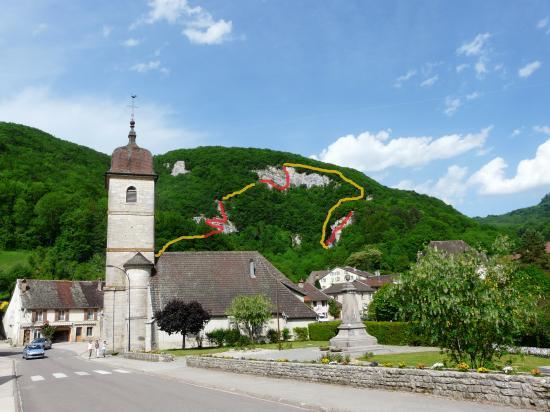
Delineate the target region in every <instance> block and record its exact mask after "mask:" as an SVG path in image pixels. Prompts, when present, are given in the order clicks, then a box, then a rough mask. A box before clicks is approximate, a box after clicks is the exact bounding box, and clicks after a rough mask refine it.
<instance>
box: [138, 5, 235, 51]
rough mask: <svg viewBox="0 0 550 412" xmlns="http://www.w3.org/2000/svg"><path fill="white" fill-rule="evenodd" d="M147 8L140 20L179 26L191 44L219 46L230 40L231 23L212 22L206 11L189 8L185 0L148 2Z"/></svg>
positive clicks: (197, 7) (212, 19)
mask: <svg viewBox="0 0 550 412" xmlns="http://www.w3.org/2000/svg"><path fill="white" fill-rule="evenodd" d="M149 7H150V10H149V14H148V16H147V18H145V19H142V20H144V21H145V22H146V23H149V24H153V23H157V22H159V21H166V22H168V23H170V24H179V25H181V26H182V34H183V35H185V36H186V37H187V38H188V39H189V41H190V42H191V43H195V44H221V43H223V42H225V41H228V40H230V39H231V32H232V29H233V23H232V22H231V21H226V20H223V19H220V20H214V18H213V17H212V15H211V14H210V13H209V12H208V11H206V10H204V9H203V8H202V7H200V6H196V7H191V6H190V5H189V4H188V2H187V0H150V1H149ZM134 26H135V24H134Z"/></svg>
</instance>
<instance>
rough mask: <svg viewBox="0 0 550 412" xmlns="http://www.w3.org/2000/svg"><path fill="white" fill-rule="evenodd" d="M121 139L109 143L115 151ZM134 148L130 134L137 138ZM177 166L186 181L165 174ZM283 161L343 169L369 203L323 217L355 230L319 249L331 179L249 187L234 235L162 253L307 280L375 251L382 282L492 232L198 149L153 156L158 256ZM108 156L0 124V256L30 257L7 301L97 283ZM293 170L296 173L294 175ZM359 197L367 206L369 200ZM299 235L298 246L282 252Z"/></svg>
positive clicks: (236, 209) (374, 189) (386, 196)
mask: <svg viewBox="0 0 550 412" xmlns="http://www.w3.org/2000/svg"><path fill="white" fill-rule="evenodd" d="M125 143H126V138H125V137H124V136H120V144H121V145H123V144H125ZM138 143H139V130H138ZM178 160H183V161H185V163H186V169H187V170H189V172H188V173H185V174H180V175H178V176H172V175H171V174H170V172H171V170H172V167H173V165H174V163H175V162H176V161H178ZM284 162H296V163H304V164H308V165H315V166H319V167H325V168H334V169H338V170H340V171H342V172H343V173H344V174H345V175H346V176H348V177H349V178H351V179H353V180H354V181H355V182H357V183H359V184H360V185H362V186H364V187H365V190H366V194H367V195H368V196H371V197H372V199H371V200H368V201H367V200H361V201H354V202H349V203H346V204H345V205H344V206H342V207H341V208H339V209H338V210H337V211H336V212H335V215H334V217H333V220H332V222H331V223H333V222H334V220H335V219H338V218H341V217H343V216H345V214H346V213H347V212H348V211H350V210H353V211H355V214H354V217H353V219H354V222H353V224H352V225H351V226H349V227H347V228H345V229H344V231H343V234H342V238H341V240H340V242H339V243H338V244H337V245H336V246H335V247H333V248H331V249H330V250H328V251H327V250H325V249H323V248H322V247H321V246H320V245H319V238H320V234H321V228H322V224H323V220H324V218H325V216H326V213H327V211H328V209H329V208H330V207H331V206H332V205H333V204H334V203H336V201H337V200H338V199H340V198H341V197H344V196H354V195H356V194H357V190H356V189H354V188H353V187H351V186H350V185H348V184H346V183H344V182H342V181H341V180H340V179H339V178H338V177H335V176H332V177H331V181H330V184H329V185H328V186H325V187H312V188H310V189H306V188H305V187H298V188H296V187H291V188H290V189H289V190H287V191H285V192H280V191H276V190H269V189H268V188H267V186H266V185H262V184H258V185H256V187H254V188H253V189H251V190H248V191H247V192H246V193H244V194H242V195H239V196H236V197H234V198H232V199H231V200H228V201H227V202H225V204H226V210H227V214H228V217H229V219H230V220H231V222H233V223H234V224H235V225H236V228H237V229H238V233H233V234H229V235H217V236H212V237H210V238H208V239H205V240H194V241H184V242H179V243H177V244H175V245H173V246H172V247H171V248H170V249H169V250H205V249H207V250H222V249H231V250H259V251H261V252H262V253H264V254H265V255H266V256H267V257H268V258H270V259H271V260H272V261H273V262H274V263H275V264H276V266H278V267H279V268H280V269H281V270H282V271H283V272H284V273H285V274H286V275H287V276H289V277H290V278H291V279H293V280H297V279H299V278H303V277H305V276H306V275H307V274H308V273H309V272H310V271H311V270H315V269H323V268H326V267H329V266H332V265H338V264H344V263H345V262H346V260H347V259H348V257H349V256H350V254H352V253H353V252H357V251H360V250H362V249H364V248H373V247H374V248H377V249H379V250H380V252H381V253H382V255H381V259H380V261H379V262H376V263H375V264H376V265H377V266H378V267H379V268H380V269H381V270H382V271H385V272H399V271H404V270H406V269H407V268H408V266H409V264H410V263H411V262H412V261H414V260H415V259H416V253H417V251H418V250H419V249H421V248H422V247H423V246H424V245H425V244H426V243H427V242H428V241H429V240H432V239H464V240H465V241H467V242H468V243H470V244H471V245H480V246H482V247H485V248H488V247H489V246H490V244H491V243H492V241H493V240H494V238H495V237H496V235H497V233H499V232H502V230H501V229H496V228H494V227H492V226H487V225H480V223H478V222H476V221H474V220H473V219H470V218H468V217H466V216H464V215H462V214H460V213H459V212H457V211H456V210H455V209H453V208H452V207H451V206H448V205H446V204H445V203H443V202H442V201H440V200H438V199H435V198H431V197H428V196H425V195H419V194H416V193H414V192H408V191H400V190H395V189H389V188H387V187H384V186H382V185H380V184H378V183H377V182H375V181H374V180H372V179H370V178H368V177H367V176H365V175H364V174H362V173H360V172H358V171H356V170H353V169H347V168H340V167H336V166H332V165H327V164H324V163H321V162H317V161H314V160H311V159H308V158H305V157H302V156H298V155H295V154H290V153H283V152H276V151H271V150H263V149H253V148H224V147H199V148H196V149H184V150H176V151H172V152H169V153H166V154H164V155H159V156H156V157H155V169H156V172H157V173H158V174H159V179H158V185H157V213H156V245H157V249H159V248H160V247H162V245H163V244H164V243H165V242H167V241H168V240H171V239H173V238H175V237H178V236H180V235H182V234H200V233H205V232H207V231H208V230H209V228H207V227H206V226H205V225H204V223H201V224H199V225H197V224H196V223H195V222H194V221H193V219H192V218H193V217H195V216H199V215H201V214H204V215H205V216H206V217H213V216H215V215H216V214H217V210H216V203H215V201H214V200H215V199H221V197H222V196H224V195H226V194H227V193H231V192H233V191H235V190H238V189H240V188H242V187H243V186H245V185H246V184H249V183H253V182H257V181H258V175H257V173H255V172H254V170H258V169H263V168H265V167H267V166H275V167H278V168H280V167H281V166H282V164H283V163H284ZM109 164H110V160H109V156H107V155H105V154H102V153H99V152H96V151H94V150H92V149H89V148H86V147H83V146H78V145H76V144H73V143H69V142H66V141H62V140H60V139H57V138H54V137H53V136H50V135H48V134H47V133H44V132H42V131H40V130H37V129H33V128H30V127H26V126H21V125H15V124H10V123H0V219H1V227H0V250H20V251H31V252H32V253H31V254H30V258H29V259H28V264H26V265H17V266H16V267H11V268H10V269H9V270H4V271H3V272H0V294H1V295H4V297H5V296H6V294H7V293H9V292H8V290H9V288H10V286H11V285H12V284H13V280H14V279H15V278H16V277H18V276H19V277H22V276H33V277H44V278H69V279H70V278H73V279H82V278H88V279H93V278H97V277H101V276H102V275H103V257H104V249H105V232H106V191H105V187H104V173H105V172H106V171H107V170H108V168H109ZM300 172H303V170H301V171H300ZM369 198H370V197H369ZM296 234H299V235H300V237H301V239H302V243H301V245H293V244H292V236H294V235H296Z"/></svg>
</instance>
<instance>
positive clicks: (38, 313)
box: [36, 310, 44, 322]
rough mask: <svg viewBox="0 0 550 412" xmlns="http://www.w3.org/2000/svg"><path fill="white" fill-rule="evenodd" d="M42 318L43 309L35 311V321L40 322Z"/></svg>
mask: <svg viewBox="0 0 550 412" xmlns="http://www.w3.org/2000/svg"><path fill="white" fill-rule="evenodd" d="M43 320H44V311H42V310H39V311H38V312H36V321H37V322H42V321H43Z"/></svg>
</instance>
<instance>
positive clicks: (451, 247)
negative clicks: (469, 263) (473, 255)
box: [428, 240, 472, 255]
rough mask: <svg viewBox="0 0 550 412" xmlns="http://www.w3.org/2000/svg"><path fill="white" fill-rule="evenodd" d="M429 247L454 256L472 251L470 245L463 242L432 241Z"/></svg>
mask: <svg viewBox="0 0 550 412" xmlns="http://www.w3.org/2000/svg"><path fill="white" fill-rule="evenodd" d="M428 247H429V248H432V249H435V250H439V251H441V252H446V253H450V254H452V255H454V254H457V253H464V252H468V251H469V250H471V249H472V248H471V247H470V245H469V244H467V243H466V242H465V241H463V240H432V241H431V242H430V243H428Z"/></svg>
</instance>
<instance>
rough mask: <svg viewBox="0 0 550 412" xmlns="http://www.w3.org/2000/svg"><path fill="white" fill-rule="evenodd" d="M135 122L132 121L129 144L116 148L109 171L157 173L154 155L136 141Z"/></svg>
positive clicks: (138, 173) (143, 173) (116, 172)
mask: <svg viewBox="0 0 550 412" xmlns="http://www.w3.org/2000/svg"><path fill="white" fill-rule="evenodd" d="M134 125H135V122H134V121H133V120H132V121H131V122H130V133H129V134H128V144H127V145H126V146H121V147H118V148H116V149H115V151H114V152H113V155H112V156H111V168H110V169H109V172H108V173H113V174H137V175H153V176H156V175H155V171H154V169H153V156H152V155H151V152H150V151H149V150H147V149H142V148H141V147H139V146H138V145H137V143H136V132H135V130H134Z"/></svg>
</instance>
